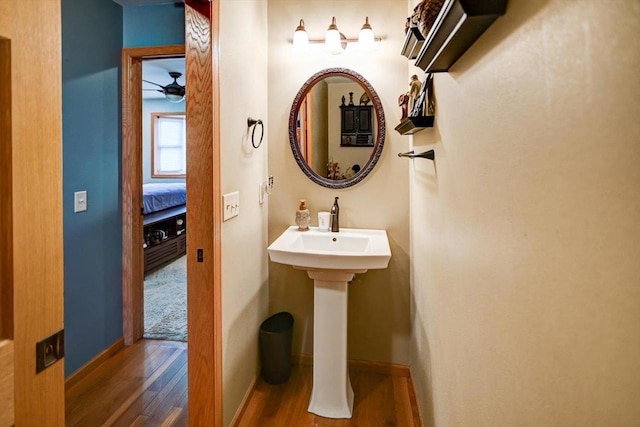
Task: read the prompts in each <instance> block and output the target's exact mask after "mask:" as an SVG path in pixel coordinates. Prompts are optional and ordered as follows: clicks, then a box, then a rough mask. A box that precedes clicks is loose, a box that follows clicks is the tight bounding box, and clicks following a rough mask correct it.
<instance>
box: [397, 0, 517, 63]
mask: <svg viewBox="0 0 640 427" xmlns="http://www.w3.org/2000/svg"><path fill="white" fill-rule="evenodd" d="M506 8H507V0H483V1H474V0H423V1H422V2H420V3H419V4H418V5H417V6H416V8H415V9H414V12H413V15H412V16H411V17H409V18H408V20H407V26H408V27H407V28H406V37H405V42H404V45H403V47H402V50H401V53H402V55H404V56H406V57H407V58H409V59H415V60H416V62H415V65H416V67H419V68H421V69H422V70H424V71H425V72H427V73H438V72H446V71H448V70H449V68H450V67H451V66H452V65H453V64H455V62H456V61H457V60H458V59H459V58H460V57H461V56H462V55H463V54H464V53H465V52H466V51H467V49H469V47H471V45H472V44H473V43H474V42H475V41H476V40H477V39H478V38H479V37H480V36H481V35H482V34H483V33H484V32H485V31H486V30H487V28H489V27H490V26H491V24H493V22H494V21H495V20H496V19H497V18H498V17H499V16H501V15H504V13H505V11H506Z"/></svg>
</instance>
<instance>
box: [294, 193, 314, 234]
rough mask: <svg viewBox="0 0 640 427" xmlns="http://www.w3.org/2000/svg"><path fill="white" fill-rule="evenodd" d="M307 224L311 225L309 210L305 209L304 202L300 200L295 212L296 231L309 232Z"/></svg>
mask: <svg viewBox="0 0 640 427" xmlns="http://www.w3.org/2000/svg"><path fill="white" fill-rule="evenodd" d="M309 224H311V215H309V209H307V204H306V200H304V199H302V200H300V206H298V211H297V212H296V225H297V226H298V231H307V230H309Z"/></svg>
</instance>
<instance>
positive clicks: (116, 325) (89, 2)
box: [43, 0, 184, 376]
mask: <svg viewBox="0 0 640 427" xmlns="http://www.w3.org/2000/svg"><path fill="white" fill-rule="evenodd" d="M125 16H126V22H127V28H129V30H130V31H131V35H130V36H129V37H127V36H126V31H124V24H123V20H124V17H125ZM177 29H179V31H178V30H177ZM178 34H179V35H178ZM125 39H126V40H128V46H151V45H163V44H181V43H184V10H183V9H180V8H175V7H174V6H173V5H163V6H149V7H127V8H125V10H124V11H123V8H122V7H121V6H119V5H118V4H116V3H114V2H113V1H111V0H62V122H63V204H64V205H63V215H64V258H65V259H64V275H65V288H64V291H65V295H64V304H65V314H64V317H65V319H64V320H65V345H66V352H65V353H66V357H65V372H66V375H67V376H68V375H70V374H72V373H73V372H75V371H76V370H77V369H78V368H80V367H82V366H83V365H84V364H85V363H87V362H88V361H90V360H91V359H92V358H94V357H95V356H96V355H98V354H99V353H100V352H102V351H103V350H105V349H106V348H107V347H109V346H110V345H111V344H113V343H114V342H115V341H116V340H118V339H119V338H120V337H122V220H121V211H122V209H121V208H122V200H121V179H120V176H121V173H120V171H121V169H120V168H121V162H120V159H121V135H120V128H121V107H120V106H121V102H120V71H121V50H122V47H123V45H124V42H123V40H125ZM43 72H46V70H44V71H43ZM81 190H87V192H88V196H87V200H88V210H87V211H86V212H81V213H74V212H73V193H74V192H75V191H81Z"/></svg>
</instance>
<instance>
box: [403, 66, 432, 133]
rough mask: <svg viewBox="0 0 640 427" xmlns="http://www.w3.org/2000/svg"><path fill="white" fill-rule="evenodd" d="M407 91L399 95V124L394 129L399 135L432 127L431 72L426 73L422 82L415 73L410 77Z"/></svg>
mask: <svg viewBox="0 0 640 427" xmlns="http://www.w3.org/2000/svg"><path fill="white" fill-rule="evenodd" d="M409 87H410V90H409V92H407V93H405V94H402V95H400V98H399V99H398V105H399V106H400V115H401V117H400V124H398V126H396V127H395V130H396V131H397V132H398V133H399V134H400V135H413V134H414V133H416V132H419V131H421V130H423V129H427V128H431V127H433V122H434V120H435V115H434V112H435V99H434V97H433V74H427V76H426V78H425V79H424V82H422V83H421V82H420V80H419V79H418V76H417V75H413V76H412V77H411V82H410V83H409Z"/></svg>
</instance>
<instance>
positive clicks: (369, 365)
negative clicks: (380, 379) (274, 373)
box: [291, 353, 411, 378]
mask: <svg viewBox="0 0 640 427" xmlns="http://www.w3.org/2000/svg"><path fill="white" fill-rule="evenodd" d="M291 362H292V363H294V364H296V365H302V366H311V365H313V355H311V354H308V353H292V354H291ZM348 363H349V369H353V370H358V371H364V372H373V373H376V374H383V375H390V376H393V377H406V378H408V377H411V367H410V366H408V365H399V364H395V363H387V362H372V361H369V360H361V359H349V360H348Z"/></svg>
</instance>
